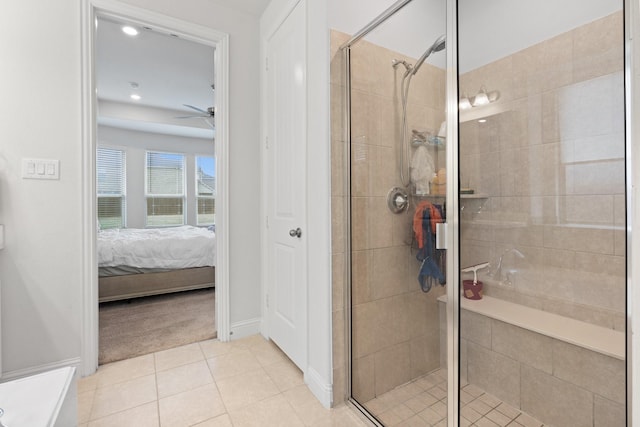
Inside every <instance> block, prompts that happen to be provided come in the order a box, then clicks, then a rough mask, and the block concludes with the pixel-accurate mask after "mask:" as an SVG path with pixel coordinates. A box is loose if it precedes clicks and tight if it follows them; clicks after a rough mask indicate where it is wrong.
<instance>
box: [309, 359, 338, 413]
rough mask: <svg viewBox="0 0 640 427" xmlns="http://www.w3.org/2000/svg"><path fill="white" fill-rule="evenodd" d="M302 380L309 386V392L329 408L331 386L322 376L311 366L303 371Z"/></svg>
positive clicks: (331, 396)
mask: <svg viewBox="0 0 640 427" xmlns="http://www.w3.org/2000/svg"><path fill="white" fill-rule="evenodd" d="M304 382H305V383H307V385H308V386H309V390H311V393H313V395H314V396H315V397H316V398H317V399H318V400H319V401H320V403H322V406H324V407H325V408H327V409H329V408H331V405H332V403H333V386H332V385H331V384H328V383H326V382H324V380H323V379H322V376H321V375H320V374H319V373H318V372H317V371H316V370H315V369H313V368H307V372H305V373H304Z"/></svg>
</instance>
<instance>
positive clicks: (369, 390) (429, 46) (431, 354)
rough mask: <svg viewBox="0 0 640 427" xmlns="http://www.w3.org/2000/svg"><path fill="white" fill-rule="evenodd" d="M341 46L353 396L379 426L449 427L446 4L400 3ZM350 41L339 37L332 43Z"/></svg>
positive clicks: (346, 37) (351, 386)
mask: <svg viewBox="0 0 640 427" xmlns="http://www.w3.org/2000/svg"><path fill="white" fill-rule="evenodd" d="M396 5H399V7H398V8H397V10H394V11H393V12H392V13H389V14H388V15H387V16H385V17H384V18H383V19H380V20H378V23H377V24H375V29H372V30H371V31H370V32H367V34H366V35H365V36H364V37H362V38H361V39H360V38H357V37H356V39H357V40H355V41H354V40H353V39H351V40H350V41H347V42H346V43H345V45H343V47H344V48H345V55H346V59H347V62H348V64H349V69H348V75H347V87H346V91H347V95H348V100H349V102H348V105H349V106H350V108H349V110H348V112H349V117H348V119H349V120H348V123H349V126H348V129H349V132H348V133H349V134H348V137H347V139H348V141H349V143H348V150H349V161H348V168H349V181H350V186H349V196H348V201H349V205H350V212H349V222H350V225H351V227H350V229H351V233H350V236H349V237H350V238H349V243H350V248H349V250H348V254H349V264H350V271H351V275H350V287H349V293H350V299H349V303H348V305H349V314H350V326H351V328H350V335H351V340H350V343H351V347H350V396H351V398H352V401H353V402H354V403H355V404H356V405H358V406H359V407H360V408H362V409H363V411H365V412H367V414H369V416H370V417H371V419H372V420H374V421H375V422H377V423H379V424H381V425H396V424H399V423H405V424H408V425H416V426H432V425H447V415H448V411H447V405H448V398H447V395H448V392H449V388H448V382H447V370H446V357H447V348H446V330H445V329H446V328H445V323H443V322H446V316H445V311H446V308H445V299H444V298H443V296H444V295H445V294H446V290H447V288H446V286H447V283H448V282H447V277H446V270H447V268H446V262H447V261H446V251H445V250H444V249H441V248H440V246H438V245H437V244H436V237H437V233H436V230H437V229H438V228H440V227H441V226H442V224H443V223H444V221H446V214H447V207H446V186H447V182H448V180H449V179H450V178H449V177H448V176H447V166H446V156H447V138H446V127H447V125H446V121H445V119H446V113H445V108H446V97H445V93H446V86H445V82H446V72H445V67H446V36H445V33H446V22H445V15H446V13H445V4H444V2H432V1H428V0H413V1H405V2H397V3H396ZM340 36H342V37H344V40H347V39H349V36H348V35H339V34H338V35H336V34H334V37H340Z"/></svg>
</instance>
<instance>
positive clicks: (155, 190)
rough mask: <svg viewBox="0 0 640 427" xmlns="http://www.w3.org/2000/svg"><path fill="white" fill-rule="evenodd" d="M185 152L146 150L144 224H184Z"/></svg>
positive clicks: (158, 225) (155, 225) (153, 225)
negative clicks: (145, 214) (145, 215)
mask: <svg viewBox="0 0 640 427" xmlns="http://www.w3.org/2000/svg"><path fill="white" fill-rule="evenodd" d="M184 171H185V167H184V155H182V154H171V153H156V152H150V151H149V152H147V166H146V198H147V226H150V227H162V226H173V225H183V224H184V214H185V211H184V198H185V185H184V184H185V180H184Z"/></svg>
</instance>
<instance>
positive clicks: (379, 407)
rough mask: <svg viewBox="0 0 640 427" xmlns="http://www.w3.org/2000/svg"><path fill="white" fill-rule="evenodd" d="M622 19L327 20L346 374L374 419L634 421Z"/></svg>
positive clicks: (586, 8) (493, 10) (473, 6)
mask: <svg viewBox="0 0 640 427" xmlns="http://www.w3.org/2000/svg"><path fill="white" fill-rule="evenodd" d="M548 16H554V19H553V20H551V21H552V22H551V21H550V20H549V19H548ZM623 17H624V14H623V2H622V1H620V0H596V1H594V2H589V4H588V5H587V4H586V3H584V2H576V1H568V2H563V4H562V5H561V6H558V4H557V2H554V1H552V0H542V1H540V0H537V1H531V2H518V5H517V6H515V5H511V4H509V3H508V2H503V1H497V0H484V1H482V2H474V1H457V2H452V1H448V2H433V1H429V0H403V1H398V2H396V3H394V4H393V5H392V6H391V7H390V8H389V9H387V10H386V11H385V12H383V13H382V14H381V15H379V16H378V17H377V18H376V19H374V20H373V21H372V22H371V24H370V25H368V26H366V27H365V28H364V29H363V30H362V31H360V32H357V33H355V35H350V34H344V33H339V32H336V31H333V32H332V48H333V52H334V56H333V62H332V65H333V69H332V102H333V105H334V106H333V109H332V113H333V114H332V126H333V140H334V145H333V150H334V153H335V155H334V162H333V166H334V186H333V196H334V197H333V200H334V207H335V206H339V207H340V208H339V209H338V210H334V218H337V220H335V222H334V266H342V265H343V264H344V271H345V278H344V280H342V279H340V280H335V282H336V283H339V284H342V283H344V287H343V288H339V289H338V290H337V292H336V295H339V296H342V295H344V304H343V303H342V300H341V299H338V300H334V303H335V304H334V305H336V306H338V307H340V308H339V309H338V310H336V311H335V312H334V324H337V325H341V324H342V323H341V321H342V320H343V319H344V321H345V323H346V329H345V331H346V332H345V334H346V341H345V345H344V346H343V345H342V343H341V342H340V341H334V351H337V352H338V353H337V355H336V354H334V361H338V362H337V363H338V365H337V367H336V368H335V370H334V382H335V381H337V383H338V384H339V383H340V381H339V378H341V377H340V374H342V373H343V372H344V375H346V379H347V384H348V385H347V386H346V390H345V394H346V396H347V399H348V400H349V401H350V402H351V403H352V404H353V405H355V406H356V407H357V408H359V409H360V410H361V411H362V412H363V413H364V414H366V415H367V417H369V419H370V420H372V422H374V423H376V424H378V425H385V426H395V425H410V426H459V425H460V426H471V425H478V426H481V425H488V426H496V425H498V426H505V425H514V426H518V425H527V426H529V425H537V426H542V425H556V426H590V427H593V426H607V427H613V426H624V425H627V424H626V423H627V399H628V397H627V394H626V390H627V389H626V384H627V373H626V370H625V366H626V365H625V364H626V360H627V350H626V347H625V339H626V320H627V317H628V316H629V313H627V311H626V304H625V301H626V296H627V292H628V290H627V284H626V270H625V266H626V262H627V261H626V260H627V251H626V240H625V239H626V234H625V227H626V217H625V213H626V204H627V203H626V200H627V196H626V192H625V174H624V172H625V165H626V158H625V147H626V145H625V144H626V143H625V128H624V117H625V103H624V98H625V86H624V66H625V65H624V38H623V21H624V19H623ZM489 22H490V23H491V25H487V23H489ZM551 24H553V25H551ZM425 40H429V41H431V40H433V42H432V43H431V44H430V45H429V46H428V47H427V48H426V50H425V43H424V41H425ZM436 52H440V53H439V54H438V55H436V54H435V53H436ZM342 148H344V152H343V151H341V149H342ZM420 159H422V160H420ZM341 162H344V163H341ZM341 165H343V166H341ZM342 184H344V185H342ZM390 189H391V191H390ZM335 212H338V214H335ZM425 212H428V215H426V216H425ZM434 218H435V220H434ZM341 219H344V221H341ZM341 227H344V232H343V231H342V230H343V228H341ZM431 233H433V234H431ZM425 236H427V238H428V239H432V240H428V239H427V240H425ZM425 242H429V248H432V249H433V250H432V251H431V252H428V251H425V249H424V248H425V244H426V243H425ZM435 251H441V252H435ZM438 253H440V254H444V253H446V257H444V256H442V257H440V258H437V257H436V254H438ZM427 255H428V256H433V257H434V259H437V260H440V262H442V265H437V267H438V270H439V271H440V272H442V273H443V276H446V278H444V277H443V279H444V280H440V276H438V275H437V273H433V274H431V275H430V276H429V277H430V281H429V282H427V286H425V282H423V281H421V275H422V273H423V268H424V262H423V261H424V258H425V256H427ZM445 259H446V261H445ZM436 262H437V261H436ZM444 264H446V265H444ZM336 271H342V270H341V269H336ZM427 273H429V271H428V272H427ZM433 279H436V280H435V281H434V280H433ZM436 284H442V285H444V286H437V285H436ZM334 290H335V288H334ZM343 305H344V312H342V311H341V310H342V306H343ZM336 336H338V337H341V336H342V335H341V333H338V334H337V335H336ZM343 347H344V352H345V354H346V362H345V365H344V366H342V365H340V360H342V359H341V358H340V356H339V355H340V354H341V353H339V352H340V351H341V350H342V348H343ZM336 379H337V380H336Z"/></svg>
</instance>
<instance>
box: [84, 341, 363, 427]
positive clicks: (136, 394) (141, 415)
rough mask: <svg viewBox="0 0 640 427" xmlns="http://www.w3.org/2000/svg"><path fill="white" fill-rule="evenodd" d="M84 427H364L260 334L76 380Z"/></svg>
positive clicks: (171, 353)
mask: <svg viewBox="0 0 640 427" xmlns="http://www.w3.org/2000/svg"><path fill="white" fill-rule="evenodd" d="M78 422H79V426H80V427H102V426H113V425H118V426H136V427H147V426H148V427H190V426H194V427H229V426H232V427H245V426H303V427H304V426H308V427H325V426H327V427H328V426H365V425H366V424H365V422H363V421H362V419H361V418H360V416H359V415H357V414H356V412H355V411H353V410H352V409H351V408H349V407H347V406H345V405H342V406H340V407H338V408H334V409H326V408H324V407H323V406H322V405H321V404H320V402H319V401H318V400H317V399H316V398H315V396H313V394H312V393H311V391H310V390H309V389H308V388H307V386H306V385H305V384H304V380H303V376H302V373H301V371H300V370H299V369H298V368H297V367H296V366H295V365H294V364H293V363H292V362H291V361H290V360H289V359H288V358H287V357H286V356H285V355H284V353H282V351H280V349H278V347H277V346H275V345H274V344H273V343H271V342H269V341H266V340H265V339H264V338H263V337H262V336H260V335H254V336H251V337H248V338H244V339H240V340H237V341H233V342H229V343H222V342H220V341H217V340H208V341H202V342H199V343H194V344H189V345H185V346H182V347H178V348H174V349H170V350H164V351H160V352H156V353H153V354H148V355H145V356H140V357H136V358H133V359H128V360H123V361H120V362H115V363H110V364H107V365H103V366H100V368H99V369H98V371H97V372H96V373H95V374H94V375H91V376H89V377H85V378H81V379H79V380H78Z"/></svg>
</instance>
